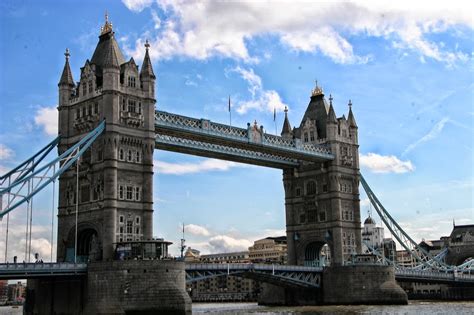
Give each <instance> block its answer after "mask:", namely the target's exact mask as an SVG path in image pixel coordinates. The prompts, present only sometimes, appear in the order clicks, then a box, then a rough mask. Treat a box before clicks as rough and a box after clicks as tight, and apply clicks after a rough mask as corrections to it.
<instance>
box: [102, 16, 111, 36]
mask: <svg viewBox="0 0 474 315" xmlns="http://www.w3.org/2000/svg"><path fill="white" fill-rule="evenodd" d="M109 32H112V23H110V22H109V14H108V13H107V11H105V24H104V26H101V27H100V35H104V34H106V33H109Z"/></svg>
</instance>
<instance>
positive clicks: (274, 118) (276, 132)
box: [273, 107, 278, 136]
mask: <svg viewBox="0 0 474 315" xmlns="http://www.w3.org/2000/svg"><path fill="white" fill-rule="evenodd" d="M273 122H274V123H275V136H278V130H277V122H276V108H275V107H273Z"/></svg>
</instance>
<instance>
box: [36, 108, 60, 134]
mask: <svg viewBox="0 0 474 315" xmlns="http://www.w3.org/2000/svg"><path fill="white" fill-rule="evenodd" d="M35 124H36V125H37V126H40V127H41V128H43V130H44V132H45V133H46V134H47V135H49V136H56V135H57V134H58V110H57V109H56V106H53V107H41V108H40V109H38V110H37V111H36V114H35Z"/></svg>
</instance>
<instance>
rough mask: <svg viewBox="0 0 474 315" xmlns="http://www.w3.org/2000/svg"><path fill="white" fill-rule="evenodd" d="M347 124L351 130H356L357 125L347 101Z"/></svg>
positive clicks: (350, 105)
mask: <svg viewBox="0 0 474 315" xmlns="http://www.w3.org/2000/svg"><path fill="white" fill-rule="evenodd" d="M347 120H348V122H349V127H351V128H357V123H356V121H355V118H354V114H353V113H352V102H351V100H349V116H348V118H347Z"/></svg>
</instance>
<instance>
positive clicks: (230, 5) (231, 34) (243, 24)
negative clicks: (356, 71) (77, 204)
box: [123, 0, 473, 65]
mask: <svg viewBox="0 0 474 315" xmlns="http://www.w3.org/2000/svg"><path fill="white" fill-rule="evenodd" d="M123 2H124V4H125V5H126V6H127V7H128V8H129V9H130V10H132V11H135V12H139V11H141V10H143V9H144V8H145V7H147V6H152V1H151V0H140V1H139V0H123ZM156 3H157V6H156V8H158V9H159V10H160V11H161V12H163V13H164V15H165V16H166V17H165V18H164V19H165V21H162V20H161V19H156V18H155V17H156V16H157V15H156V13H153V12H154V9H155V7H153V9H152V10H151V12H152V18H153V19H154V20H155V30H154V31H153V33H152V35H153V38H152V54H154V58H157V59H167V58H171V57H172V56H186V57H191V58H196V59H207V58H210V57H214V56H221V57H226V58H233V59H240V60H244V61H247V62H254V61H256V60H258V58H257V57H255V56H251V54H250V52H249V49H248V42H249V41H251V40H252V39H255V38H258V37H259V36H266V35H270V36H275V37H277V38H279V39H280V41H281V43H282V44H283V45H285V46H288V47H289V48H290V49H292V50H295V51H297V52H305V53H315V52H320V53H322V54H323V55H325V56H327V57H329V58H331V59H332V60H333V61H334V62H336V63H341V64H351V63H361V62H362V63H363V62H367V61H368V60H369V58H370V57H368V56H358V55H357V54H356V53H355V52H354V47H353V46H352V44H351V43H350V42H349V39H350V38H353V37H354V36H369V37H376V38H384V39H386V40H389V41H390V42H392V43H394V47H395V48H397V49H401V50H403V52H406V51H414V52H416V53H417V54H419V55H420V57H422V58H430V59H433V60H436V61H440V62H444V63H446V64H448V65H452V64H453V63H455V62H458V61H461V62H467V61H468V60H469V54H470V52H462V51H459V50H458V49H459V48H458V47H456V46H455V47H453V48H450V47H446V45H445V44H443V43H442V42H436V41H434V40H429V39H427V35H431V34H437V33H441V32H446V31H447V30H451V29H455V30H460V31H458V32H452V33H453V34H454V35H452V36H462V28H463V27H468V28H471V29H472V28H473V20H472V15H471V12H472V11H473V5H472V4H471V3H470V2H464V3H460V2H454V3H451V2H450V3H449V4H448V3H443V2H439V3H430V5H429V6H427V5H426V4H424V3H419V4H415V3H412V2H410V5H407V3H406V2H403V1H402V2H390V3H387V2H372V1H362V2H357V3H354V2H342V1H333V2H298V1H296V2H295V1H278V2H275V1H230V2H215V1H201V2H196V1H183V0H157V1H156ZM163 24H164V25H165V27H164V28H162V27H160V26H161V25H163ZM459 34H461V35H459ZM143 40H144V39H140V40H139V41H137V43H136V44H139V45H137V46H136V47H137V48H136V50H131V51H129V52H130V53H131V54H132V55H133V56H134V57H135V56H137V55H139V56H142V54H143V52H142V51H143V46H142V44H143ZM138 60H139V59H138Z"/></svg>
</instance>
